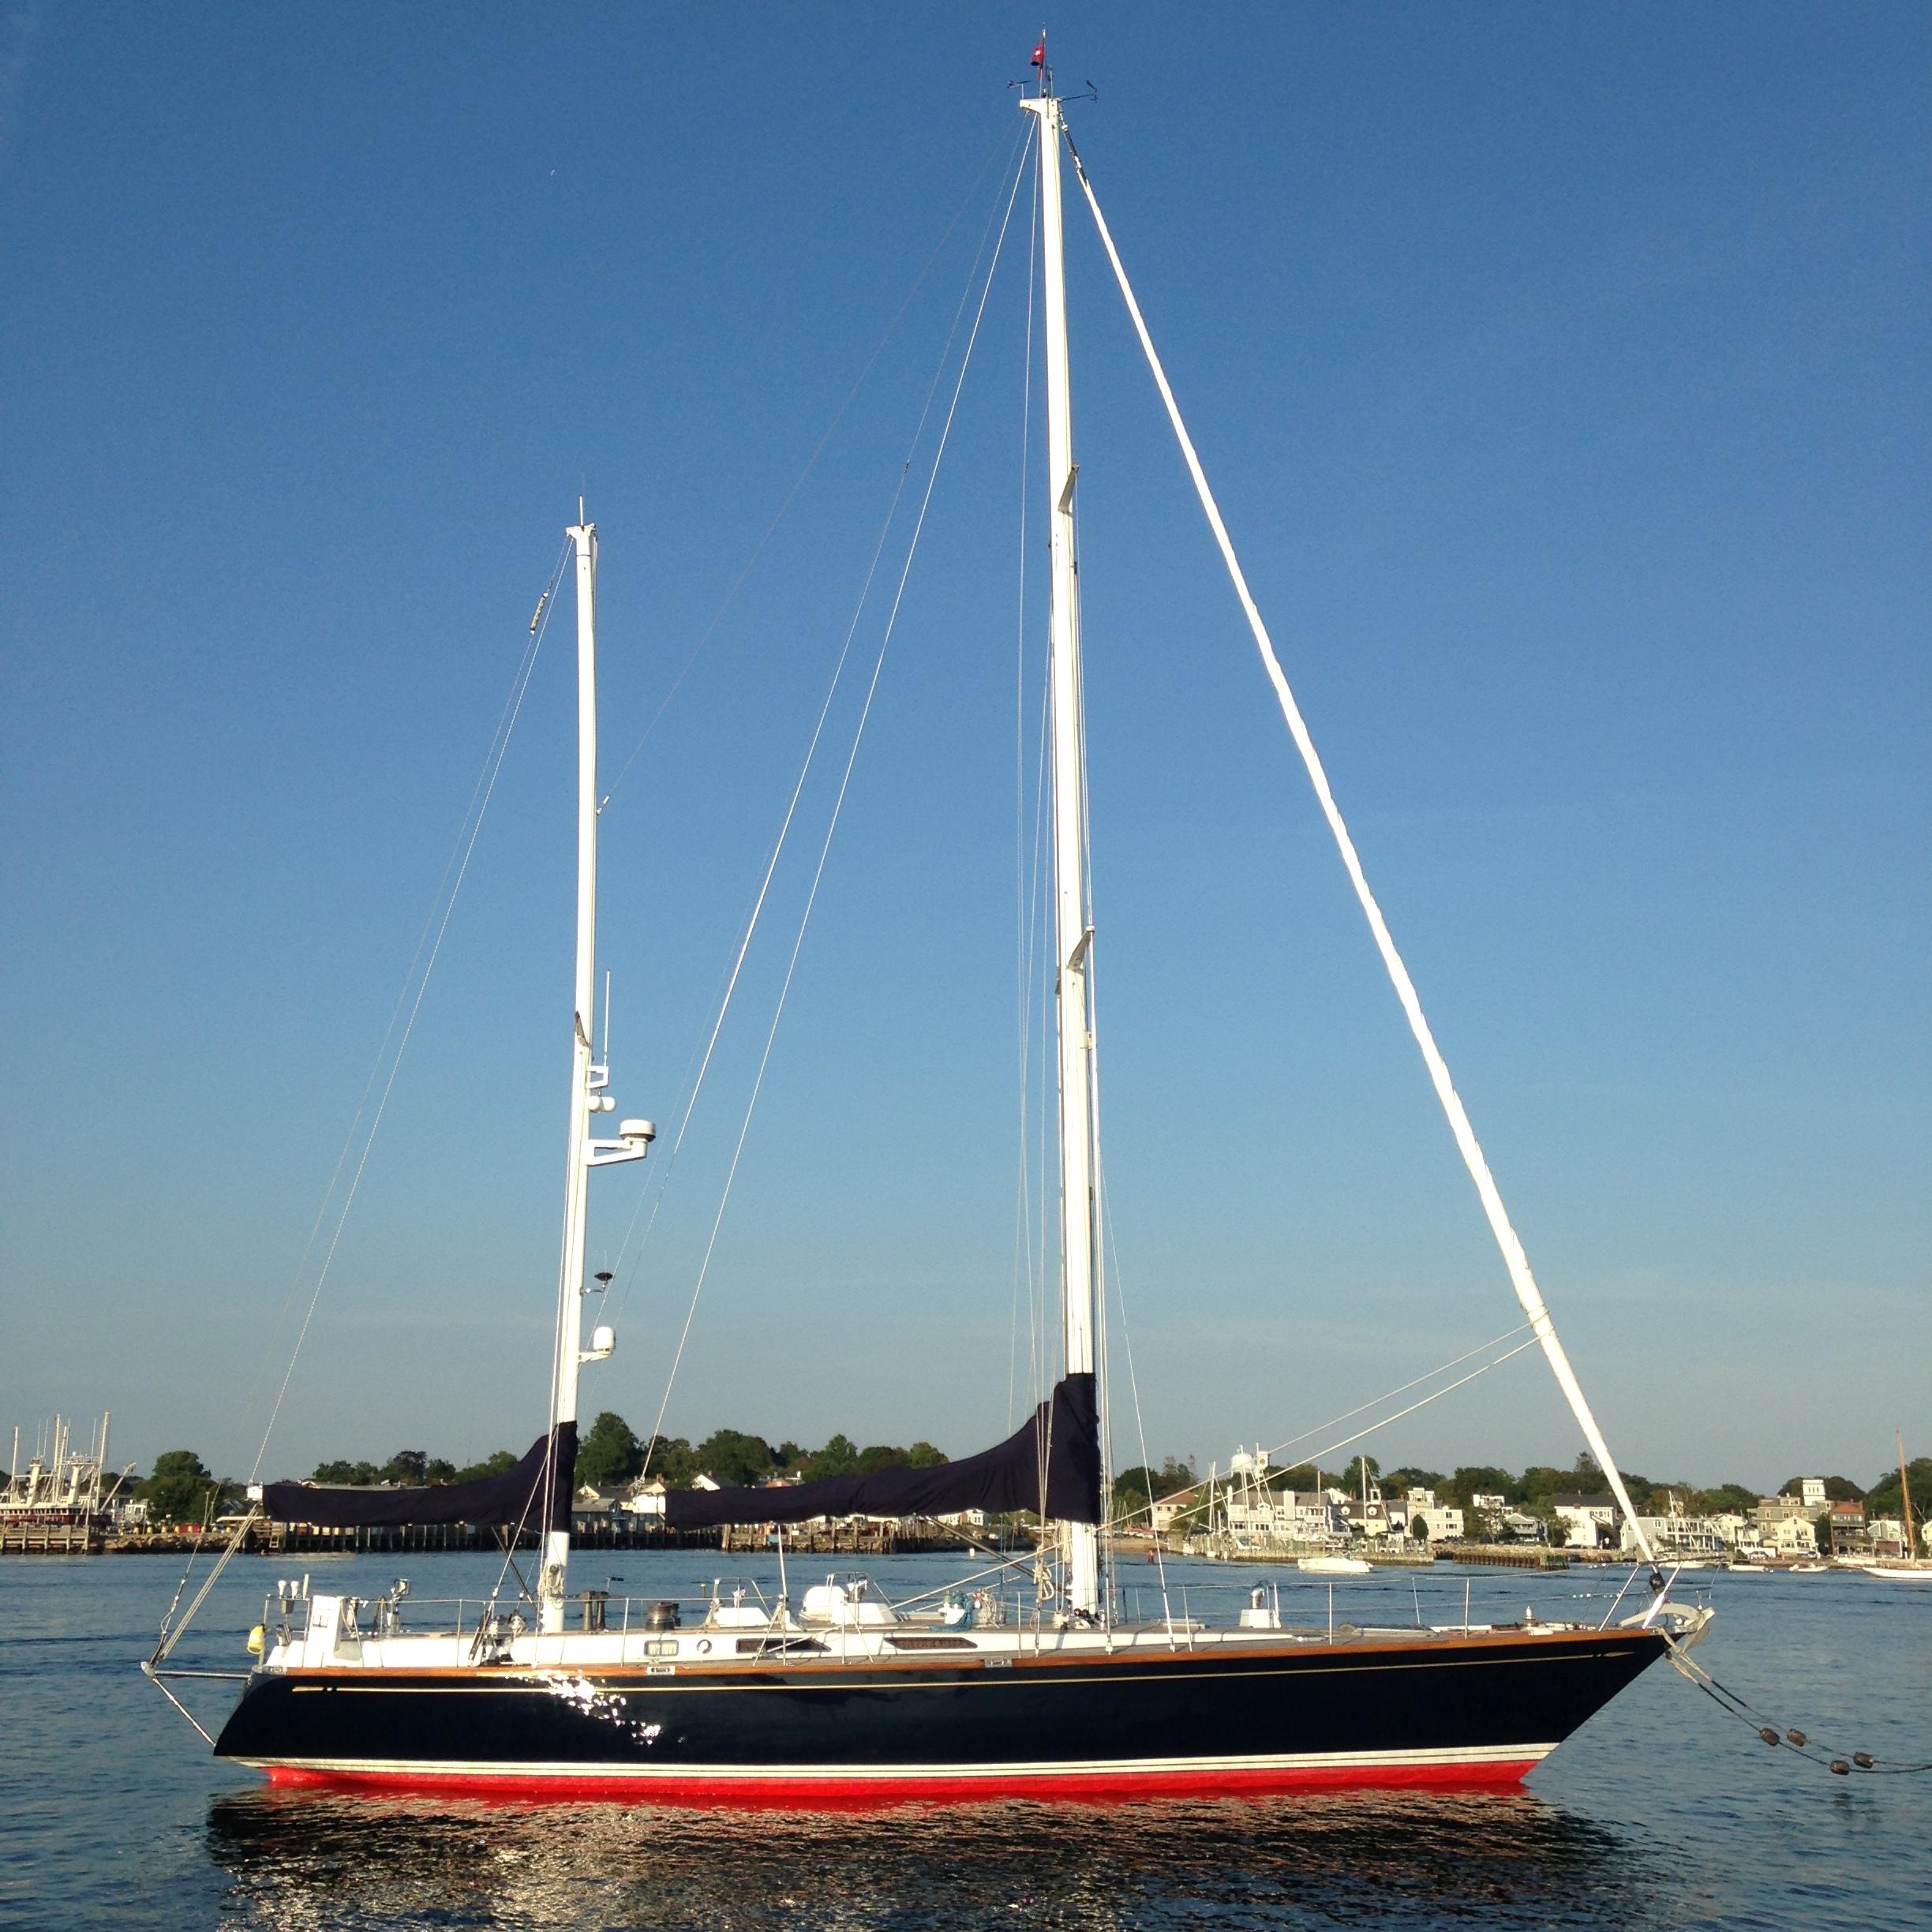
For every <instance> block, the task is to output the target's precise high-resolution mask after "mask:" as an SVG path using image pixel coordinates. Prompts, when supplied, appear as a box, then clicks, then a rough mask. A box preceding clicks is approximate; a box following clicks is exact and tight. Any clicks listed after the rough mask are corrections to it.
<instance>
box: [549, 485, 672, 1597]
mask: <svg viewBox="0 0 1932 1932" xmlns="http://www.w3.org/2000/svg"><path fill="white" fill-rule="evenodd" d="M569 536H570V539H571V544H572V545H573V546H574V547H575V551H576V556H577V972H576V983H575V1001H574V1004H573V1006H572V1025H571V1034H572V1037H571V1094H570V1134H569V1140H568V1146H567V1155H566V1157H565V1163H564V1250H563V1255H562V1258H561V1260H560V1263H559V1265H558V1270H557V1322H556V1339H555V1350H556V1354H555V1365H554V1371H553V1378H552V1389H551V1398H550V1425H551V1448H552V1454H553V1455H555V1454H556V1453H559V1443H558V1439H557V1435H556V1431H557V1428H558V1427H559V1425H561V1424H563V1423H566V1422H570V1423H574V1422H575V1421H576V1420H577V1372H578V1369H579V1368H581V1367H582V1365H583V1364H584V1363H586V1362H588V1361H603V1360H604V1359H605V1357H607V1356H608V1354H610V1353H611V1350H612V1348H613V1347H614V1346H616V1339H615V1337H614V1336H613V1335H612V1332H611V1331H610V1330H609V1329H608V1328H605V1327H601V1328H599V1329H597V1331H596V1332H595V1334H594V1335H593V1336H592V1337H591V1346H590V1348H589V1349H588V1350H586V1348H585V1347H584V1346H583V1297H584V1292H585V1288H586V1282H585V1280H584V1244H585V1235H586V1210H587V1208H588V1205H589V1194H590V1170H591V1169H592V1168H593V1167H602V1166H610V1165H612V1164H614V1163H616V1162H619V1161H633V1160H642V1159H643V1158H644V1156H645V1155H646V1153H647V1152H649V1151H650V1144H651V1142H652V1140H653V1139H654V1138H655V1137H656V1134H657V1129H656V1128H654V1127H653V1125H651V1123H650V1121H644V1120H627V1121H624V1122H623V1124H622V1125H620V1127H619V1129H618V1137H617V1138H616V1140H596V1139H593V1137H592V1135H591V1132H590V1124H591V1122H592V1121H593V1120H595V1119H596V1118H597V1116H598V1115H599V1114H608V1113H610V1112H612V1110H614V1109H615V1108H616V1105H617V1103H616V1101H615V1100H614V1099H612V1098H611V1096H610V1095H608V1093H606V1092H605V1091H604V1090H605V1088H606V1087H607V1086H608V1085H609V1084H610V1069H609V1067H608V1065H597V1063H596V1055H595V1054H594V1053H593V1050H592V1045H591V1038H590V1029H591V1028H592V1026H593V1024H594V1023H595V1016H596V1001H597V526H596V525H595V524H594V523H592V522H589V521H588V520H587V519H586V517H585V515H584V513H583V502H582V499H581V498H579V499H578V504H577V521H576V522H575V524H574V525H573V526H571V530H570V532H569ZM604 1048H605V1059H606V1060H607V1061H608V1058H609V1053H610V1041H609V1022H608V1020H606V1021H605V1041H604ZM558 1487H561V1488H564V1490H565V1492H570V1491H571V1489H573V1488H574V1487H575V1483H574V1480H572V1481H568V1482H566V1483H565V1484H564V1485H547V1486H546V1488H545V1495H546V1496H551V1495H554V1494H555V1493H556V1488H558ZM570 1540H571V1539H570V1513H569V1510H568V1507H567V1506H566V1508H565V1511H564V1520H563V1521H562V1522H552V1521H550V1520H549V1518H548V1516H547V1515H546V1518H545V1522H544V1525H543V1563H542V1567H541V1574H540V1575H539V1578H538V1582H537V1604H538V1624H539V1627H540V1628H541V1629H543V1630H545V1631H560V1630H561V1629H563V1627H564V1582H565V1573H566V1571H567V1567H568V1565H569V1562H570Z"/></svg>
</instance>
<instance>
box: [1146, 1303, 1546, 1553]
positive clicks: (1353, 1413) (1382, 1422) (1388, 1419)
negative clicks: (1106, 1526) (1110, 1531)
mask: <svg viewBox="0 0 1932 1932" xmlns="http://www.w3.org/2000/svg"><path fill="white" fill-rule="evenodd" d="M1526 1327H1529V1324H1528V1323H1527V1322H1523V1323H1520V1324H1518V1326H1517V1327H1515V1328H1512V1329H1511V1330H1510V1331H1508V1333H1507V1334H1505V1335H1499V1336H1497V1337H1496V1340H1495V1341H1493V1342H1483V1343H1482V1344H1481V1346H1478V1347H1477V1348H1473V1349H1470V1350H1466V1352H1465V1353H1463V1354H1460V1355H1458V1356H1456V1357H1454V1358H1453V1359H1452V1360H1451V1361H1446V1362H1443V1364H1442V1365H1440V1367H1438V1368H1432V1369H1430V1370H1429V1372H1428V1374H1426V1375H1420V1376H1415V1377H1414V1378H1413V1380H1410V1381H1407V1382H1405V1383H1402V1384H1401V1386H1400V1387H1396V1388H1392V1389H1389V1390H1387V1391H1384V1392H1383V1394H1381V1395H1377V1396H1376V1397H1374V1398H1372V1399H1371V1400H1370V1401H1368V1402H1361V1403H1358V1404H1357V1406H1355V1407H1354V1408H1353V1409H1350V1410H1345V1411H1344V1412H1343V1413H1342V1414H1340V1415H1339V1416H1331V1417H1329V1419H1328V1420H1327V1421H1326V1422H1320V1423H1317V1424H1316V1425H1315V1427H1314V1428H1312V1429H1305V1430H1304V1431H1303V1432H1301V1435H1299V1436H1290V1438H1289V1439H1288V1440H1287V1442H1286V1443H1279V1444H1278V1445H1277V1446H1276V1447H1275V1448H1273V1449H1270V1450H1266V1451H1263V1454H1264V1457H1265V1458H1266V1459H1267V1461H1268V1462H1270V1463H1272V1462H1273V1461H1274V1458H1275V1456H1277V1455H1279V1454H1280V1453H1281V1451H1282V1450H1283V1449H1286V1448H1289V1447H1292V1446H1293V1445H1294V1444H1295V1443H1303V1442H1306V1441H1307V1440H1308V1439H1309V1436H1319V1435H1320V1434H1321V1433H1323V1432H1324V1431H1325V1430H1327V1429H1331V1428H1335V1427H1336V1426H1337V1425H1339V1424H1341V1423H1343V1422H1346V1421H1352V1420H1353V1419H1354V1417H1357V1416H1358V1415H1361V1413H1363V1412H1364V1411H1365V1410H1369V1409H1376V1408H1380V1406H1381V1405H1382V1404H1383V1402H1392V1401H1393V1400H1394V1399H1395V1398H1396V1397H1397V1396H1398V1395H1406V1394H1407V1393H1408V1392H1409V1391H1410V1389H1412V1388H1417V1387H1420V1386H1421V1384H1422V1383H1425V1382H1432V1381H1434V1380H1435V1379H1436V1377H1437V1376H1442V1375H1447V1373H1448V1372H1449V1371H1450V1370H1451V1368H1459V1367H1460V1366H1461V1365H1462V1364H1463V1363H1464V1362H1466V1361H1468V1360H1469V1359H1470V1357H1471V1356H1474V1355H1481V1354H1487V1353H1488V1350H1491V1349H1492V1348H1496V1347H1497V1346H1500V1344H1501V1343H1503V1342H1507V1341H1508V1340H1509V1339H1511V1336H1514V1335H1521V1334H1522V1331H1523V1330H1524V1329H1525V1328H1526ZM1132 1346H1133V1345H1132V1343H1131V1342H1129V1357H1130V1360H1129V1373H1130V1374H1131V1372H1132V1364H1131V1352H1132ZM1535 1346H1536V1338H1535V1336H1534V1335H1532V1336H1531V1337H1530V1338H1529V1340H1528V1341H1526V1342H1518V1344H1517V1345H1516V1346H1515V1348H1513V1349H1510V1350H1506V1351H1505V1352H1504V1353H1503V1354H1500V1355H1499V1356H1497V1357H1496V1358H1495V1359H1494V1360H1493V1361H1486V1362H1485V1363H1484V1364H1483V1365H1482V1366H1481V1368H1473V1369H1471V1370H1470V1372H1469V1373H1468V1374H1467V1375H1466V1376H1460V1377H1459V1378H1458V1380H1455V1381H1454V1382H1450V1383H1445V1384H1444V1385H1443V1387H1441V1388H1439V1389H1435V1390H1432V1391H1430V1393H1429V1394H1428V1395H1425V1396H1423V1397H1422V1398H1421V1400H1420V1401H1418V1402H1411V1403H1410V1404H1409V1406H1407V1407H1406V1409H1398V1410H1395V1412H1394V1413H1392V1414H1390V1415H1385V1416H1381V1417H1377V1419H1376V1421H1373V1422H1371V1423H1369V1424H1368V1425H1367V1426H1366V1427H1365V1428H1360V1429H1357V1431H1356V1432H1354V1434H1353V1435H1350V1436H1342V1437H1341V1438H1340V1439H1339V1440H1336V1441H1334V1442H1331V1443H1327V1444H1325V1445H1324V1447H1322V1448H1320V1449H1318V1450H1316V1451H1315V1452H1314V1454H1313V1455H1311V1456H1306V1457H1304V1458H1301V1461H1302V1462H1312V1463H1313V1464H1315V1465H1316V1473H1317V1474H1319V1473H1320V1463H1321V1462H1322V1459H1323V1458H1325V1457H1327V1456H1330V1455H1333V1454H1334V1453H1335V1451H1336V1450H1338V1449H1346V1448H1347V1447H1349V1446H1350V1444H1351V1443H1358V1442H1360V1441H1361V1440H1362V1439H1363V1438H1364V1437H1365V1436H1372V1435H1374V1434H1376V1432H1377V1431H1379V1430H1381V1429H1384V1428H1387V1427H1388V1426H1389V1425H1390V1424H1391V1423H1392V1422H1399V1421H1402V1418H1403V1417H1405V1416H1412V1415H1413V1414H1414V1413H1416V1411H1417V1410H1418V1409H1426V1408H1427V1407H1428V1406H1429V1404H1430V1403H1431V1402H1436V1401H1438V1400H1440V1398H1442V1397H1443V1396H1444V1395H1452V1394H1453V1393H1454V1392H1455V1391H1456V1390H1457V1389H1459V1388H1462V1387H1466V1386H1467V1385H1468V1384H1469V1383H1471V1382H1473V1381H1474V1380H1476V1379H1477V1377H1478V1376H1485V1375H1487V1374H1488V1372H1489V1371H1490V1370H1491V1369H1492V1368H1501V1367H1502V1365H1503V1363H1505V1362H1506V1361H1511V1359H1512V1358H1513V1357H1516V1356H1518V1355H1520V1354H1522V1353H1523V1352H1524V1350H1526V1349H1531V1348H1533V1347H1535ZM1138 1399H1139V1398H1138V1394H1137V1392H1136V1401H1137V1400H1138ZM1144 1456H1145V1451H1144V1450H1143V1458H1144ZM1296 1466H1297V1467H1298V1466H1299V1464H1298V1463H1297V1465H1296ZM1195 1487H1196V1488H1199V1487H1200V1484H1199V1483H1196V1485H1195ZM1125 1520H1126V1519H1125V1517H1115V1518H1113V1519H1112V1523H1113V1524H1118V1523H1121V1522H1125ZM1110 1526H1112V1525H1110Z"/></svg>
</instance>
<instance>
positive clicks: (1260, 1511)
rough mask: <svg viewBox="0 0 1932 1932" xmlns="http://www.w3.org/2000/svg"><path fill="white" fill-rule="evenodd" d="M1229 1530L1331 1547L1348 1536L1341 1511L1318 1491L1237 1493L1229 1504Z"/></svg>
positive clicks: (1229, 1499) (1280, 1490)
mask: <svg viewBox="0 0 1932 1932" xmlns="http://www.w3.org/2000/svg"><path fill="white" fill-rule="evenodd" d="M1227 1526H1228V1528H1229V1529H1231V1530H1234V1532H1236V1533H1237V1534H1240V1535H1243V1536H1264V1537H1279V1538H1281V1539H1282V1541H1285V1542H1290V1543H1329V1542H1332V1541H1335V1538H1336V1537H1343V1536H1346V1535H1347V1533H1348V1523H1347V1521H1346V1518H1344V1517H1343V1515H1342V1512H1341V1511H1340V1510H1339V1509H1338V1508H1337V1507H1335V1504H1334V1503H1332V1502H1331V1501H1330V1500H1329V1499H1328V1498H1327V1496H1324V1494H1323V1493H1322V1492H1320V1490H1318V1489H1302V1490H1294V1489H1264V1488H1254V1489H1245V1490H1235V1491H1234V1492H1231V1493H1230V1496H1229V1497H1228V1500H1227Z"/></svg>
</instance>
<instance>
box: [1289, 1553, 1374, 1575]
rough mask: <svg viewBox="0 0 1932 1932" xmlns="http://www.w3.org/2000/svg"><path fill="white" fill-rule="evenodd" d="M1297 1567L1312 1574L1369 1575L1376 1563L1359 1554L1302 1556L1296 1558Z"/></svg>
mask: <svg viewBox="0 0 1932 1932" xmlns="http://www.w3.org/2000/svg"><path fill="white" fill-rule="evenodd" d="M1295 1567H1296V1568H1297V1570H1305V1571H1307V1572H1308V1573H1309V1575H1310V1576H1367V1575H1368V1574H1370V1572H1371V1571H1373V1569H1374V1568H1375V1565H1374V1564H1373V1563H1364V1562H1363V1561H1362V1559H1361V1557H1359V1556H1302V1557H1298V1558H1297V1559H1296V1562H1295Z"/></svg>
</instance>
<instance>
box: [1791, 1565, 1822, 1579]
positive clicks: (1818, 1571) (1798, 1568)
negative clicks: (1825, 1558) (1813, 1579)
mask: <svg viewBox="0 0 1932 1932" xmlns="http://www.w3.org/2000/svg"><path fill="white" fill-rule="evenodd" d="M1830 1567H1831V1565H1830V1564H1829V1563H1793V1564H1792V1567H1791V1574H1792V1575H1793V1576H1822V1575H1823V1574H1825V1571H1828V1570H1829V1569H1830Z"/></svg>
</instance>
